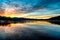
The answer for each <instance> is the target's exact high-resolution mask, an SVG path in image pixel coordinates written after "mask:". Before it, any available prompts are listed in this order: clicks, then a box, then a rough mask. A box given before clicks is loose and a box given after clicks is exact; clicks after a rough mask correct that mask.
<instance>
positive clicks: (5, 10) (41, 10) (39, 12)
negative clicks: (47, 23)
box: [0, 0, 60, 19]
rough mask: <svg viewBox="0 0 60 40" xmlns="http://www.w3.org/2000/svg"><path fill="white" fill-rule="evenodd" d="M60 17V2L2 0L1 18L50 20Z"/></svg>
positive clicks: (59, 0) (0, 0)
mask: <svg viewBox="0 0 60 40" xmlns="http://www.w3.org/2000/svg"><path fill="white" fill-rule="evenodd" d="M58 15H60V0H0V16H6V17H11V18H13V17H24V18H36V19H48V18H51V17H54V16H58Z"/></svg>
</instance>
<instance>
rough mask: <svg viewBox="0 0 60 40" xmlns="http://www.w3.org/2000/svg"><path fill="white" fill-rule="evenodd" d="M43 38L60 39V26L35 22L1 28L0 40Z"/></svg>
mask: <svg viewBox="0 0 60 40" xmlns="http://www.w3.org/2000/svg"><path fill="white" fill-rule="evenodd" d="M42 36H44V37H52V38H60V25H57V24H52V23H49V22H46V21H34V22H26V23H15V24H13V23H11V24H8V25H5V26H0V39H9V38H11V39H15V38H17V39H21V38H22V39H24V38H32V39H38V38H41V37H42Z"/></svg>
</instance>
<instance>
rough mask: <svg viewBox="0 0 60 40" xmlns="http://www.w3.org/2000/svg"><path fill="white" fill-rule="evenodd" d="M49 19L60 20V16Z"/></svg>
mask: <svg viewBox="0 0 60 40" xmlns="http://www.w3.org/2000/svg"><path fill="white" fill-rule="evenodd" d="M49 20H60V16H56V17H52V18H50V19H49Z"/></svg>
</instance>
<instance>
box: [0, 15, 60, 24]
mask: <svg viewBox="0 0 60 40" xmlns="http://www.w3.org/2000/svg"><path fill="white" fill-rule="evenodd" d="M33 21H48V22H50V23H53V24H60V16H57V17H52V18H50V19H31V18H17V17H14V18H10V17H2V16H0V25H5V24H10V23H26V22H33Z"/></svg>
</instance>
